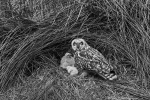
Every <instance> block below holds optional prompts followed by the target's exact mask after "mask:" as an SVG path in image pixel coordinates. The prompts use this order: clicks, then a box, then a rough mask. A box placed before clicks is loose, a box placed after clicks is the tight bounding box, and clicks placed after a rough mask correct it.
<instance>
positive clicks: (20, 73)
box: [0, 0, 150, 100]
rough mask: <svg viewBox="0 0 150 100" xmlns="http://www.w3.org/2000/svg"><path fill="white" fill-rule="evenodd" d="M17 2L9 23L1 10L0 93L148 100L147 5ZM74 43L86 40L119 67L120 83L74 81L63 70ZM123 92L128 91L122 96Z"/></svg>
mask: <svg viewBox="0 0 150 100" xmlns="http://www.w3.org/2000/svg"><path fill="white" fill-rule="evenodd" d="M18 1H19V0H18ZM18 1H16V2H15V0H13V1H10V2H8V4H9V5H7V6H6V9H7V10H11V9H13V10H12V11H11V12H12V13H13V14H12V15H11V14H10V18H8V16H7V18H6V15H7V14H8V12H6V11H5V10H3V9H1V10H3V12H5V14H4V13H2V14H4V15H2V18H1V19H2V20H4V21H3V22H2V23H1V24H0V29H1V30H0V31H1V34H2V35H1V37H0V39H2V40H1V44H0V45H1V46H0V56H1V57H0V58H1V66H0V90H1V92H6V91H7V92H6V93H9V91H11V88H13V87H15V88H16V89H15V91H16V94H15V95H16V96H17V93H19V94H22V96H21V97H22V98H25V97H28V100H41V99H44V100H45V99H47V98H48V99H57V100H62V99H64V100H77V99H78V100H80V99H83V100H91V99H92V100H95V99H99V100H105V99H110V100H111V99H115V100H117V99H121V98H122V99H123V98H126V99H128V100H130V99H131V98H145V99H147V98H148V99H149V97H150V96H149V95H148V94H149V89H150V85H149V84H150V83H149V80H150V79H149V78H150V77H149V75H150V66H149V65H150V63H149V62H150V51H149V49H150V36H149V28H150V27H149V24H150V23H149V2H148V0H147V1H146V0H145V1H143V0H113V1H109V0H87V1H86V0H75V1H74V0H69V1H68V0H51V1H50V2H49V1H47V0H42V1H40V2H39V0H34V1H30V0H25V1H24V3H23V2H20V3H19V2H18ZM17 4H18V5H17ZM19 5H20V6H19ZM8 6H10V7H8ZM22 6H24V8H26V10H27V9H28V11H26V10H25V9H23V8H21V7H22ZM36 7H37V8H36ZM38 7H39V8H38ZM10 8H11V9H10ZM14 14H15V15H14ZM24 17H26V18H27V19H24ZM6 19H7V20H6ZM28 19H30V20H32V21H36V23H35V22H32V21H29V20H28ZM12 26H13V27H12ZM76 37H81V38H84V39H85V40H86V41H87V42H88V43H89V45H90V46H92V47H94V48H96V49H98V50H99V51H100V52H101V53H102V54H103V55H104V56H105V57H106V58H107V59H108V60H109V61H110V63H111V64H112V65H113V66H115V68H116V71H117V73H118V76H119V79H120V83H119V82H117V81H116V82H114V83H115V84H111V82H110V84H109V82H107V81H106V82H103V81H102V82H97V81H98V80H93V77H90V78H87V79H86V78H85V79H83V78H81V77H80V76H75V77H70V76H68V74H67V73H66V72H65V71H64V70H63V69H61V68H59V62H60V59H61V57H62V56H63V55H64V53H65V52H67V51H68V50H70V42H71V41H72V40H73V39H74V38H76ZM99 81H100V80H99ZM117 84H119V85H117ZM115 85H117V86H116V87H117V88H118V89H117V88H115ZM124 86H126V87H127V89H124V90H125V91H121V89H122V88H121V87H124ZM119 87H120V88H121V89H120V90H119ZM24 88H25V90H24V91H26V92H23V93H22V92H21V89H24ZM129 88H130V89H129ZM132 88H133V90H134V91H133V90H131V89H132ZM136 91H140V92H138V93H137V92H136ZM143 93H145V94H147V95H144V94H143ZM129 94H132V95H134V96H132V95H129ZM7 95H8V94H7ZM138 95H140V96H139V97H138ZM142 96H143V97H142ZM21 97H20V98H21Z"/></svg>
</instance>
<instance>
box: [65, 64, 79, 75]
mask: <svg viewBox="0 0 150 100" xmlns="http://www.w3.org/2000/svg"><path fill="white" fill-rule="evenodd" d="M66 69H67V71H68V73H69V74H70V75H71V76H73V75H77V74H78V70H77V68H76V67H74V66H67V68H66Z"/></svg>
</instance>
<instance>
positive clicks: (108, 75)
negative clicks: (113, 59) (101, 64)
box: [105, 73, 117, 80]
mask: <svg viewBox="0 0 150 100" xmlns="http://www.w3.org/2000/svg"><path fill="white" fill-rule="evenodd" d="M105 77H107V79H109V80H114V79H117V75H115V74H113V73H109V74H105Z"/></svg>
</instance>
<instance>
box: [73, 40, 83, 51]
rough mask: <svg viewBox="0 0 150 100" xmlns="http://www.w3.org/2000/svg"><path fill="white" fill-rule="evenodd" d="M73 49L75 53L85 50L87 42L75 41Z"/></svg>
mask: <svg viewBox="0 0 150 100" xmlns="http://www.w3.org/2000/svg"><path fill="white" fill-rule="evenodd" d="M71 45H72V49H73V50H74V51H81V50H83V49H85V47H86V42H85V41H84V40H83V39H74V40H73V41H72V43H71Z"/></svg>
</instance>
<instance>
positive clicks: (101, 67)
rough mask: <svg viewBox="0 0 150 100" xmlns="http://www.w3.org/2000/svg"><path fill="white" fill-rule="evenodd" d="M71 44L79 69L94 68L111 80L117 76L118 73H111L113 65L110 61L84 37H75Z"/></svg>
mask: <svg viewBox="0 0 150 100" xmlns="http://www.w3.org/2000/svg"><path fill="white" fill-rule="evenodd" d="M71 46H72V49H73V50H74V52H75V53H74V58H75V63H76V64H77V66H78V69H79V70H83V69H87V70H93V71H95V72H97V73H98V74H99V75H100V76H102V77H103V78H105V79H109V80H113V79H116V78H117V75H115V74H114V73H111V71H112V70H113V67H112V66H111V65H110V64H109V63H108V61H107V60H106V59H105V57H104V56H103V55H102V54H101V53H100V52H99V51H98V50H96V49H94V48H92V47H90V46H89V45H88V44H87V43H86V41H85V40H84V39H81V38H77V39H74V40H73V41H72V42H71Z"/></svg>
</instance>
